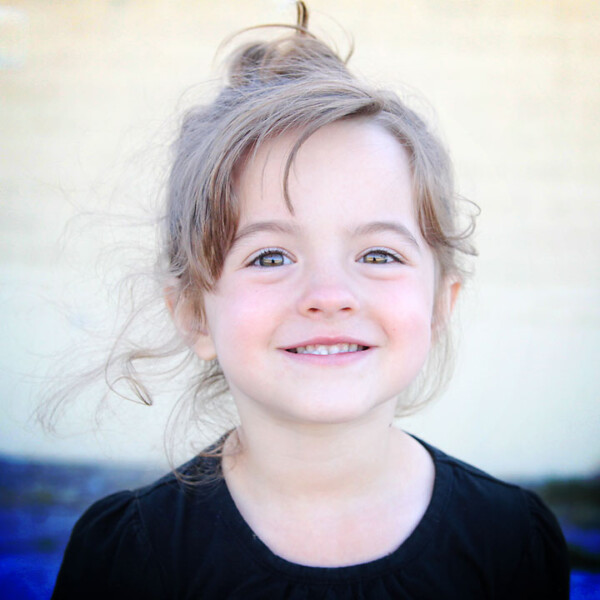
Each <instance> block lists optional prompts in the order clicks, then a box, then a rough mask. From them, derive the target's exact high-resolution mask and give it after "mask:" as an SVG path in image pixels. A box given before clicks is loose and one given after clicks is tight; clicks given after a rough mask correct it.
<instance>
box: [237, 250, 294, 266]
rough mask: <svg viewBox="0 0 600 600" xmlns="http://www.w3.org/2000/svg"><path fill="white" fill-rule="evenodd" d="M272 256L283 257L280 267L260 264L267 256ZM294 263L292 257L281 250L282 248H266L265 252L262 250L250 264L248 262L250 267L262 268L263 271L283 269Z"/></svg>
mask: <svg viewBox="0 0 600 600" xmlns="http://www.w3.org/2000/svg"><path fill="white" fill-rule="evenodd" d="M271 254H279V255H280V256H282V257H283V262H282V263H281V264H279V265H261V264H258V263H259V261H260V260H261V259H262V258H264V257H265V256H269V255H271ZM286 259H287V260H288V261H289V262H288V263H286V262H285V260H286ZM291 262H292V259H291V258H290V256H289V255H288V254H287V253H286V252H284V251H283V250H281V248H265V249H264V250H261V251H260V252H259V253H258V254H256V255H255V256H253V257H252V258H251V259H250V260H249V262H248V266H249V267H260V268H263V269H268V268H271V267H281V266H283V265H285V264H289V263H291Z"/></svg>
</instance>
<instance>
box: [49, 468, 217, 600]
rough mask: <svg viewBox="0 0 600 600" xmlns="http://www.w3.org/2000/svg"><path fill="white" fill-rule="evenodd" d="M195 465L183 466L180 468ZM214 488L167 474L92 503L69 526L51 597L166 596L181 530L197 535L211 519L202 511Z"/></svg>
mask: <svg viewBox="0 0 600 600" xmlns="http://www.w3.org/2000/svg"><path fill="white" fill-rule="evenodd" d="M196 466H197V464H196V463H192V462H191V463H189V464H188V465H185V469H186V471H185V472H187V473H190V470H191V469H192V468H195V467H196ZM213 491H214V486H211V485H210V483H208V484H206V485H205V486H203V485H202V483H201V482H200V483H199V484H198V485H196V486H192V485H186V484H184V483H182V482H180V481H179V480H178V478H177V477H176V476H175V475H174V474H173V473H170V474H168V475H166V476H165V477H163V478H161V479H159V480H158V481H156V482H154V483H152V484H151V485H148V486H146V487H143V488H140V489H136V490H132V491H121V492H117V493H116V494H112V495H110V496H107V497H105V498H103V499H101V500H99V501H97V502H96V503H94V504H93V505H92V506H91V507H90V508H88V509H87V510H86V512H85V513H84V514H83V515H82V516H81V518H80V519H79V520H78V521H77V523H76V524H75V527H74V528H73V531H72V533H71V537H70V540H69V543H68V545H67V549H66V551H65V555H64V558H63V563H62V565H61V568H60V572H59V575H58V579H57V582H56V588H55V592H54V595H53V598H71V597H73V598H75V597H82V596H81V595H79V596H77V595H75V591H76V590H79V594H81V592H82V591H85V592H86V593H87V594H88V596H86V597H91V598H96V597H104V595H105V594H109V592H110V596H111V598H121V597H123V598H125V597H140V596H139V595H138V594H139V593H140V591H141V590H144V591H145V592H144V593H145V594H146V595H143V597H144V598H146V597H147V598H155V597H156V598H161V597H167V594H166V593H165V591H164V588H163V585H164V583H163V582H165V581H169V580H170V579H171V576H170V573H169V571H170V569H171V567H172V563H173V561H174V560H175V561H176V560H177V559H178V558H180V557H181V555H182V552H185V539H184V538H185V534H186V532H188V531H189V528H190V526H193V527H194V529H195V532H197V534H198V535H197V536H196V537H195V538H194V539H201V537H202V533H203V529H205V524H206V523H210V522H211V520H212V519H211V518H210V517H209V516H208V515H207V514H206V510H208V509H206V510H203V509H205V508H206V507H207V506H210V502H209V501H208V499H209V498H210V497H211V494H212V493H213ZM190 515H194V520H192V519H191V518H190ZM115 593H116V596H115V595H114V594H115ZM89 594H91V595H89ZM94 594H96V595H94Z"/></svg>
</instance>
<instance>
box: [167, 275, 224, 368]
mask: <svg viewBox="0 0 600 600" xmlns="http://www.w3.org/2000/svg"><path fill="white" fill-rule="evenodd" d="M164 295H165V304H166V306H167V309H168V310H169V313H170V314H171V318H172V319H173V323H175V327H177V330H178V331H179V333H181V335H182V336H183V338H184V340H185V341H186V343H187V344H188V345H189V346H190V348H192V350H193V351H194V352H195V353H196V355H197V356H198V358H200V359H201V360H204V361H210V360H214V359H215V358H216V357H217V352H216V349H215V345H214V343H213V340H212V336H211V334H210V331H209V329H208V327H207V325H206V323H204V322H203V320H199V318H198V316H197V315H196V314H195V311H194V310H193V308H192V306H191V304H190V302H189V301H186V300H184V299H182V298H181V297H180V292H179V290H178V289H177V287H176V285H168V286H165V289H164Z"/></svg>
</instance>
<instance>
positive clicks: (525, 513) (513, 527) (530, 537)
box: [425, 444, 569, 598]
mask: <svg viewBox="0 0 600 600" xmlns="http://www.w3.org/2000/svg"><path fill="white" fill-rule="evenodd" d="M425 446H426V448H427V449H428V450H429V451H430V452H431V454H432V456H433V459H434V462H435V465H436V485H439V487H440V488H442V493H443V494H444V495H445V503H444V504H445V512H444V517H445V518H444V521H445V523H446V524H447V525H448V524H449V523H450V524H451V525H449V526H448V529H447V530H446V535H447V536H448V537H449V538H452V542H453V543H456V544H458V545H462V547H463V548H464V547H468V548H469V549H470V550H469V551H470V552H472V553H473V557H474V559H475V560H477V562H478V563H479V564H480V565H481V568H482V570H483V571H487V572H488V573H490V574H492V573H493V577H494V578H495V587H496V588H497V589H502V588H504V587H506V588H507V589H509V588H511V589H520V590H521V592H520V593H522V594H523V596H515V597H546V598H566V597H568V579H569V567H568V557H567V546H566V542H565V539H564V536H563V534H562V531H561V529H560V526H559V524H558V521H557V520H556V517H555V516H554V515H553V514H552V512H551V511H550V509H549V508H548V507H547V506H546V505H545V504H544V502H543V501H542V500H541V499H540V498H539V497H538V496H537V495H536V494H535V493H534V492H532V491H529V490H527V489H524V488H523V487H521V486H518V485H515V484H512V483H508V482H505V481H502V480H500V479H498V478H496V477H493V476H492V475H490V474H488V473H486V472H485V471H482V470H481V469H478V468H476V467H474V466H472V465H470V464H468V463H465V462H463V461H461V460H458V459H456V458H454V457H451V456H448V455H447V454H445V453H443V452H442V451H440V450H438V449H436V448H433V447H431V446H428V445H427V444H425ZM515 586H517V587H515ZM526 590H527V591H526ZM541 590H543V591H544V593H547V595H546V596H543V595H538V594H540V593H541Z"/></svg>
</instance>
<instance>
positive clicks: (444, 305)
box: [431, 279, 462, 330]
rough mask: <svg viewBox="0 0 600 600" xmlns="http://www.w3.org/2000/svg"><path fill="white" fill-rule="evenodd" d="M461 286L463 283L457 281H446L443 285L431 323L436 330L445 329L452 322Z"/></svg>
mask: <svg viewBox="0 0 600 600" xmlns="http://www.w3.org/2000/svg"><path fill="white" fill-rule="evenodd" d="M461 286H462V284H461V282H460V281H458V280H455V279H445V280H444V281H443V282H442V283H441V289H440V290H439V295H438V300H437V303H436V309H435V313H434V317H433V320H432V322H431V325H432V327H433V328H434V330H436V329H438V328H442V329H443V328H444V327H445V326H446V324H447V323H448V322H449V321H450V317H451V316H452V312H453V311H454V306H455V305H456V301H457V299H458V294H459V292H460V288H461Z"/></svg>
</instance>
